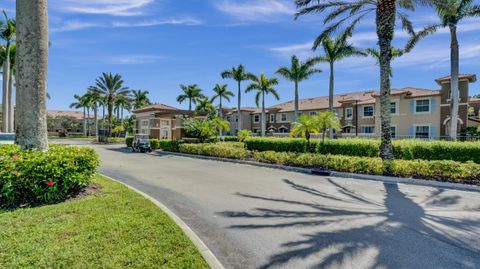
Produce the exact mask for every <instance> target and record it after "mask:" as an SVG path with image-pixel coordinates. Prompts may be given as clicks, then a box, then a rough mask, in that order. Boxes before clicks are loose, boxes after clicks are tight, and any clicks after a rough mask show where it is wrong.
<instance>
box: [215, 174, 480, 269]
mask: <svg viewBox="0 0 480 269" xmlns="http://www.w3.org/2000/svg"><path fill="white" fill-rule="evenodd" d="M283 182H284V183H285V184H287V185H288V186H289V187H290V188H292V189H294V190H296V191H298V192H302V193H304V194H305V199H302V200H301V201H299V200H293V199H287V198H276V197H264V196H260V195H251V194H244V193H237V195H238V196H241V197H244V198H246V199H255V200H258V201H259V202H260V201H265V202H267V203H268V204H274V205H275V206H274V208H255V209H252V210H249V211H225V212H221V213H220V214H221V215H223V216H225V217H228V218H236V219H239V222H242V224H236V225H232V226H231V227H230V228H231V229H241V230H259V229H270V230H271V229H273V230H276V229H286V228H293V229H294V230H293V232H297V233H301V231H302V229H305V231H306V232H305V233H303V234H299V238H298V240H293V241H288V242H284V243H283V244H282V245H281V249H282V251H281V252H279V253H276V254H274V255H272V256H271V257H269V261H268V262H267V263H266V264H264V265H263V266H261V267H260V268H274V267H282V266H289V267H291V266H292V265H291V264H290V263H294V262H296V261H299V260H300V261H302V260H305V259H312V260H313V265H311V267H312V268H353V267H355V266H356V267H358V268H459V267H460V268H480V246H479V244H480V240H479V238H478V234H476V232H477V233H478V231H479V230H480V216H479V215H478V214H477V215H476V216H475V217H473V215H472V213H474V212H475V209H474V210H472V209H468V210H467V209H461V208H460V209H458V208H453V206H455V205H457V204H458V203H459V202H460V200H461V199H462V197H460V196H458V195H446V194H445V191H444V190H440V189H435V190H433V191H431V192H430V193H429V194H428V195H427V196H426V198H424V200H423V201H421V202H415V201H414V200H412V198H410V197H409V196H408V195H406V194H405V193H403V192H402V191H401V190H400V189H399V186H398V185H397V184H395V183H384V185H383V188H384V191H383V192H382V193H379V194H378V197H380V200H373V199H372V198H369V197H368V196H367V195H362V194H360V193H359V192H357V191H355V190H353V189H351V188H349V187H346V186H344V185H342V184H340V183H339V181H338V182H337V181H336V180H333V179H328V184H330V185H331V187H334V189H335V191H333V192H332V191H331V192H324V191H322V190H320V189H315V188H312V187H309V186H305V185H301V184H297V183H295V182H294V181H292V180H288V179H284V180H283ZM330 189H331V188H330ZM382 195H383V199H382V198H381V197H382ZM292 207H294V209H290V210H287V209H286V208H292ZM279 208H280V209H279ZM464 213H466V214H464ZM455 214H456V215H457V216H458V215H460V216H464V217H463V218H461V219H459V218H456V217H454V216H452V215H455ZM468 214H470V217H467V215H468ZM312 230H313V232H312ZM286 231H287V230H286ZM288 231H289V232H291V231H292V230H288ZM309 264H311V263H309Z"/></svg>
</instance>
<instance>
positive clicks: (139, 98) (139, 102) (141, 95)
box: [132, 90, 152, 109]
mask: <svg viewBox="0 0 480 269" xmlns="http://www.w3.org/2000/svg"><path fill="white" fill-rule="evenodd" d="M149 94H150V93H149V92H148V91H142V90H132V99H133V109H139V108H142V107H145V106H149V105H151V104H152V103H151V102H150V99H149V98H148V95H149Z"/></svg>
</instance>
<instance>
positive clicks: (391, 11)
mask: <svg viewBox="0 0 480 269" xmlns="http://www.w3.org/2000/svg"><path fill="white" fill-rule="evenodd" d="M395 5H396V3H395V1H394V0H393V1H392V0H391V1H383V2H379V4H378V7H377V16H376V26H377V35H378V41H379V42H378V43H379V46H380V110H381V111H380V124H381V144H380V157H382V159H383V160H393V150H392V138H391V127H390V120H391V117H390V87H391V85H390V74H391V57H392V56H391V54H392V39H393V34H394V28H395V14H396V11H395Z"/></svg>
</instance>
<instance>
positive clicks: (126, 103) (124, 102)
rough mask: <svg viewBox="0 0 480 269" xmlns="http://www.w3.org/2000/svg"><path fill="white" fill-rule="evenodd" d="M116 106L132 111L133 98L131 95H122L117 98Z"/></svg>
mask: <svg viewBox="0 0 480 269" xmlns="http://www.w3.org/2000/svg"><path fill="white" fill-rule="evenodd" d="M115 106H117V107H119V108H124V109H126V110H128V111H130V108H131V106H132V98H131V97H130V96H129V95H120V96H118V98H117V99H116V100H115Z"/></svg>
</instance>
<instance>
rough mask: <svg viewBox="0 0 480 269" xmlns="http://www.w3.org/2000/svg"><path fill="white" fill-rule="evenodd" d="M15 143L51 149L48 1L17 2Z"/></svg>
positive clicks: (23, 146) (29, 147) (28, 147)
mask: <svg viewBox="0 0 480 269" xmlns="http://www.w3.org/2000/svg"><path fill="white" fill-rule="evenodd" d="M16 3H17V5H16V14H17V28H16V30H17V69H16V70H17V98H16V106H17V113H16V124H17V125H16V142H17V143H18V144H19V145H20V147H21V148H22V149H33V148H37V149H40V150H43V151H45V150H47V149H48V139H47V105H46V97H47V96H46V94H47V93H46V81H47V69H48V9H47V7H48V6H47V0H36V1H31V0H17V1H16Z"/></svg>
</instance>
